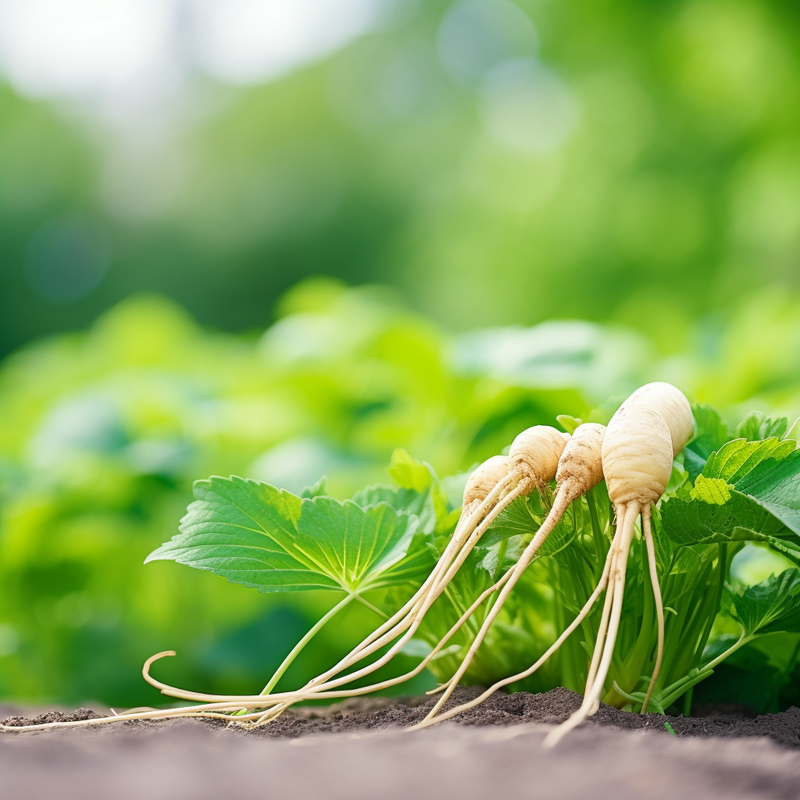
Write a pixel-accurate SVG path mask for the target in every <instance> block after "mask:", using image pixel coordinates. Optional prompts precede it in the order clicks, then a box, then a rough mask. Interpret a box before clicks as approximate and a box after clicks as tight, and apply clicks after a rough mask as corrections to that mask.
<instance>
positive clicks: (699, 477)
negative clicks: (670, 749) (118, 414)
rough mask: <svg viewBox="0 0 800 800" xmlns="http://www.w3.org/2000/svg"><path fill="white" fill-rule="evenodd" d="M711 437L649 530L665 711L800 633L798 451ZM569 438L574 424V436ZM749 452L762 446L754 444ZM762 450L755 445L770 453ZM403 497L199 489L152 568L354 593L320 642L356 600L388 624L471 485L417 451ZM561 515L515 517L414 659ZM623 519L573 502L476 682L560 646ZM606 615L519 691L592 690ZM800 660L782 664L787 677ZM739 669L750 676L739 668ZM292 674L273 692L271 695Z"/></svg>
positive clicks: (617, 666)
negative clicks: (770, 640)
mask: <svg viewBox="0 0 800 800" xmlns="http://www.w3.org/2000/svg"><path fill="white" fill-rule="evenodd" d="M694 414H695V418H696V420H697V423H698V435H697V436H696V437H695V439H694V440H693V442H692V443H691V444H690V446H689V448H688V449H687V451H686V454H685V458H684V459H683V466H685V467H686V469H685V470H684V469H681V464H680V460H679V462H678V463H677V466H676V471H675V472H674V475H673V479H672V481H671V484H670V487H669V489H668V492H667V494H666V495H665V498H664V501H663V502H662V504H661V506H660V510H656V511H655V513H654V516H653V520H652V523H653V534H654V538H655V541H656V543H657V561H658V573H659V576H660V582H661V586H662V592H663V602H664V606H665V608H666V610H667V615H666V622H665V637H666V646H665V654H664V662H663V665H662V669H661V673H660V675H659V677H658V681H657V683H656V686H655V691H654V693H653V696H652V702H653V704H654V707H655V708H656V709H657V710H659V711H662V712H663V711H664V710H666V709H667V708H669V707H670V706H673V705H674V704H676V703H678V702H679V701H681V699H682V698H683V699H684V700H685V708H688V705H689V703H690V702H691V693H692V689H693V687H694V686H695V685H697V684H699V683H701V682H702V681H705V680H706V679H708V678H709V677H710V676H712V675H713V673H714V671H715V669H717V668H718V667H719V666H720V665H721V664H723V662H725V661H726V660H727V659H731V658H735V656H736V654H737V653H738V652H740V651H742V650H743V649H744V650H746V649H747V648H748V647H750V646H752V645H754V643H757V642H760V640H761V639H762V638H763V637H765V636H767V635H769V634H776V633H784V634H794V633H800V569H798V567H799V566H800V450H798V449H796V448H797V443H796V441H795V440H794V439H781V438H780V437H781V436H782V435H785V434H786V432H787V430H788V425H787V424H786V420H781V419H773V420H770V419H761V418H758V420H757V421H758V425H756V424H755V422H754V420H756V417H755V416H753V415H751V416H750V417H749V418H748V419H747V420H745V422H744V423H742V425H740V427H739V432H740V433H741V432H746V433H747V436H744V437H738V438H734V439H730V433H729V431H728V429H727V426H726V425H725V423H724V422H723V421H722V418H721V416H720V415H719V413H718V412H716V411H715V410H714V409H713V408H711V407H709V406H696V407H695V409H694ZM565 422H567V423H568V420H565ZM748 436H749V437H750V438H748ZM759 436H760V437H762V438H757V437H759ZM390 474H391V476H392V477H393V479H394V484H393V485H377V486H369V487H367V488H366V489H363V490H361V491H360V492H358V493H356V495H355V496H354V497H353V498H352V499H351V500H345V501H338V500H334V499H332V498H329V497H325V496H322V495H319V494H317V493H316V492H309V493H307V496H306V497H300V496H296V495H293V494H290V493H288V492H286V491H282V490H279V489H276V488H274V487H272V486H269V485H267V484H263V483H258V482H255V481H249V480H243V479H241V478H230V479H223V478H212V479H210V480H209V481H201V482H198V483H197V484H196V486H195V495H196V498H197V500H196V501H195V502H194V503H193V504H192V505H191V506H190V507H189V512H188V514H187V516H186V517H185V518H184V520H183V522H182V524H181V530H180V533H179V534H178V535H177V536H176V537H175V538H174V539H173V540H171V541H170V542H168V543H166V544H165V545H163V546H162V547H160V548H159V549H158V550H156V551H155V552H154V553H153V554H151V556H150V557H149V559H148V560H156V559H172V560H175V561H178V562H180V563H184V564H187V565H190V566H194V567H197V568H199V569H204V570H209V571H211V572H214V573H215V574H219V575H222V576H224V577H226V578H227V579H228V580H230V581H234V582H238V583H243V584H245V585H247V586H253V587H255V588H257V589H259V591H262V592H276V591H290V590H306V589H309V588H312V587H316V588H323V589H326V590H328V591H333V592H337V593H340V594H343V595H344V597H343V599H342V600H341V601H340V602H339V603H338V604H337V605H335V606H334V607H333V608H332V609H331V611H330V612H329V613H328V614H326V615H325V616H323V617H322V618H321V619H320V621H319V623H318V624H317V625H316V626H314V628H312V630H311V631H310V632H309V634H308V637H307V638H305V639H304V640H303V641H301V642H300V643H299V645H298V647H297V648H296V649H295V650H293V651H292V653H290V655H289V657H288V658H289V659H293V658H295V657H296V656H297V655H298V654H299V652H300V650H301V649H302V647H303V646H304V645H305V644H306V643H307V641H308V640H309V639H310V637H312V636H314V635H315V634H316V633H317V632H318V630H319V629H320V628H321V626H323V625H325V624H327V622H328V621H329V620H330V619H331V618H332V617H333V616H335V615H336V614H338V613H339V611H340V610H341V608H342V607H343V606H344V605H346V604H348V603H350V602H352V601H357V602H360V603H363V604H365V605H367V606H368V607H369V608H370V609H371V610H372V611H373V613H374V614H376V615H377V616H378V617H380V618H382V619H385V618H386V616H387V615H388V614H389V613H390V612H391V611H393V610H395V609H396V608H397V607H399V605H400V604H401V603H402V601H403V599H404V598H407V597H408V596H409V595H410V594H411V593H413V592H414V591H415V590H416V589H418V588H419V587H420V585H421V584H422V582H423V580H424V579H425V577H426V575H427V574H428V572H429V570H430V568H431V566H432V564H433V563H434V559H436V558H438V557H440V556H441V554H442V553H443V551H444V548H445V547H446V545H447V543H448V542H449V540H450V537H451V536H452V534H453V530H454V528H455V524H456V521H457V519H458V513H459V509H458V503H459V502H460V500H459V499H458V498H459V491H460V489H459V488H458V487H459V486H461V485H463V480H464V479H463V477H462V478H460V479H454V480H444V481H443V480H440V479H439V478H438V477H437V475H436V474H435V473H434V471H433V470H432V469H431V467H430V466H428V465H426V464H423V463H421V462H418V461H415V460H414V459H412V458H411V457H409V456H408V454H407V453H405V452H404V451H398V452H396V453H395V455H394V457H393V461H392V465H391V467H390ZM547 511H548V508H547V507H546V506H545V505H543V503H542V501H541V500H540V499H539V498H538V496H537V495H536V494H534V495H533V496H529V497H520V498H517V499H516V500H514V501H513V502H512V503H511V504H510V505H509V506H508V507H507V508H505V510H503V511H502V512H501V513H500V515H499V516H498V517H497V519H496V520H495V521H494V523H493V524H492V525H491V527H490V528H489V531H488V532H487V535H486V536H485V537H484V538H483V539H482V540H481V541H480V543H479V544H478V546H477V547H476V548H475V550H474V551H472V552H471V553H470V555H469V557H468V558H467V561H466V562H465V564H464V566H463V567H462V568H461V569H460V570H459V571H458V572H457V573H456V575H455V577H454V579H453V581H452V582H451V583H450V584H449V586H448V587H447V589H446V591H445V592H444V593H443V594H442V596H441V597H440V598H439V599H438V600H437V601H436V602H435V603H434V605H433V607H432V609H431V611H430V612H429V613H428V614H427V615H426V617H425V619H424V621H423V623H422V625H421V626H420V628H419V630H418V631H417V635H416V637H415V638H414V639H413V640H412V641H411V642H410V643H409V644H408V645H407V647H406V650H405V651H406V652H407V653H408V654H409V655H411V656H414V657H416V658H421V657H425V656H430V654H431V651H432V649H433V648H434V647H436V646H437V644H438V643H439V642H440V641H441V639H442V638H443V636H444V635H445V634H446V633H447V632H448V631H449V630H450V629H451V627H453V625H454V624H455V623H456V622H457V621H458V620H459V619H460V618H461V617H462V616H464V615H465V614H466V612H467V611H468V609H469V608H470V606H471V605H472V604H473V603H474V601H475V599H476V598H477V597H478V596H479V595H481V593H482V592H485V591H486V590H487V589H488V588H489V587H490V586H491V585H492V584H493V583H494V582H495V581H496V580H497V579H498V576H499V575H500V574H502V573H503V572H504V571H505V570H506V569H507V568H508V567H510V566H511V565H513V564H514V563H515V561H516V560H517V559H518V558H519V555H520V553H521V550H522V548H524V546H525V545H526V544H527V543H528V542H529V541H530V540H531V538H532V537H533V536H534V535H535V533H536V532H537V531H538V529H539V527H540V526H541V524H542V522H543V520H544V517H545V516H546V514H547ZM613 525H614V513H613V509H612V507H611V505H610V503H609V500H608V496H607V493H606V491H605V487H604V485H603V484H601V485H600V486H597V487H595V488H594V489H592V490H591V491H590V492H589V493H588V495H587V496H586V497H585V498H584V499H581V500H579V501H576V502H574V503H573V505H572V506H571V507H570V509H569V510H568V511H567V513H566V515H565V517H564V519H563V520H562V521H561V522H560V523H558V525H557V526H556V527H555V529H554V531H553V533H552V535H551V536H550V538H549V539H548V540H547V541H546V543H545V545H544V546H543V547H542V548H541V550H540V551H539V553H538V555H537V556H536V557H535V559H534V561H533V563H532V564H531V565H530V567H529V568H528V569H527V571H526V572H525V573H524V574H523V577H522V579H521V580H520V582H519V584H518V585H517V587H516V588H515V590H514V592H513V593H512V594H511V595H510V597H509V599H508V601H507V603H506V605H505V606H504V607H503V608H502V610H501V612H500V614H499V616H498V618H497V620H496V622H495V624H494V625H493V626H492V627H491V628H490V629H489V633H488V636H487V639H486V641H485V643H484V645H483V646H482V647H481V648H480V649H479V650H478V652H477V655H476V657H475V659H474V661H473V662H472V663H471V664H470V666H469V669H468V671H467V673H466V675H465V680H466V682H468V683H482V684H489V683H494V682H496V681H498V680H500V679H502V678H504V677H505V676H507V675H513V674H515V673H518V672H520V671H522V670H523V669H525V668H526V667H527V666H528V665H529V664H530V663H532V662H533V661H534V660H536V659H537V658H538V656H540V655H541V654H542V653H543V652H544V651H545V650H547V649H548V647H549V646H550V645H551V644H552V643H553V641H554V640H555V638H556V637H557V636H558V634H560V632H561V631H562V630H563V629H564V628H565V627H566V625H567V623H568V622H569V621H570V620H571V619H572V618H573V617H574V616H575V615H576V614H577V613H578V611H579V610H580V608H581V607H582V606H583V604H584V602H585V600H586V598H587V597H588V595H589V594H590V593H591V591H592V589H593V587H594V586H595V585H596V584H597V581H598V579H599V577H600V573H601V571H602V567H603V563H604V560H605V557H606V553H607V551H608V547H609V544H610V542H611V538H612V533H613ZM753 546H756V547H760V548H767V549H769V550H770V551H772V552H773V553H774V554H775V555H776V557H778V558H780V559H782V560H783V561H784V563H785V565H786V568H785V569H784V570H783V571H782V572H780V574H778V575H771V576H769V577H768V578H766V579H765V580H762V581H759V582H757V583H753V584H750V585H748V584H746V583H743V582H742V581H741V580H740V579H738V578H737V577H736V571H735V570H734V569H733V568H732V567H733V564H734V561H735V557H736V555H737V554H738V553H739V552H741V551H742V549H743V548H745V547H753ZM649 582H650V577H649V573H648V568H647V556H646V552H645V547H644V542H643V541H641V540H638V539H637V541H636V542H635V543H634V547H633V550H632V555H631V560H630V564H629V567H628V572H627V577H626V586H625V593H626V596H628V597H632V598H633V601H632V602H630V603H628V604H627V605H626V606H625V607H624V611H623V613H622V618H621V622H620V630H619V635H618V639H617V648H616V650H615V656H614V659H613V661H612V664H611V668H610V672H609V676H608V680H607V683H606V687H605V691H604V695H603V700H604V701H605V702H607V703H611V704H614V705H617V706H619V707H627V708H631V709H637V708H639V707H640V706H641V704H642V700H643V698H644V692H645V689H646V688H647V684H648V682H649V676H650V675H651V674H652V673H653V668H654V658H655V635H656V626H655V609H654V604H653V599H652V592H651V590H650V584H649ZM490 608H491V604H485V605H484V606H483V607H481V608H480V609H479V610H478V611H477V612H476V613H474V614H473V615H472V616H471V617H469V619H468V620H467V621H466V623H465V624H464V626H463V628H461V629H460V630H459V631H458V632H457V633H456V634H455V635H454V636H452V637H451V639H450V640H449V644H448V646H447V647H445V648H443V649H441V650H440V651H439V652H437V653H436V654H435V656H434V657H433V658H432V659H431V660H430V662H429V664H428V667H429V669H430V670H431V671H432V672H433V673H434V675H435V676H436V677H437V678H438V679H439V680H445V679H447V678H449V677H450V675H451V674H452V672H453V671H454V670H455V668H456V667H457V666H458V665H459V664H460V663H461V660H462V659H463V657H464V653H465V648H466V647H467V646H468V645H469V643H470V642H471V641H472V639H473V638H474V636H475V634H476V633H477V631H478V629H479V628H480V626H481V625H482V623H483V621H484V620H485V618H486V616H487V614H488V613H489V610H490ZM598 624H599V612H597V611H595V612H594V613H592V614H590V615H589V616H588V617H587V618H586V619H585V620H583V622H582V624H581V626H580V628H579V629H578V630H577V631H576V632H575V633H574V634H573V635H572V636H570V637H569V638H568V639H567V641H566V643H565V644H564V646H563V647H561V649H560V650H558V651H557V652H556V653H555V654H554V656H553V657H552V658H551V659H550V661H549V662H548V663H546V664H545V665H544V667H543V668H542V669H541V670H540V671H538V672H537V673H535V674H534V675H533V676H531V677H530V678H529V679H527V680H525V681H522V682H520V683H519V684H518V685H517V686H516V688H528V689H531V690H534V691H541V690H545V689H548V688H552V687H553V686H556V685H561V686H567V687H568V688H572V689H575V690H578V691H580V690H582V689H583V686H584V684H585V681H586V670H587V667H588V655H587V651H589V648H590V643H592V642H594V640H595V637H596V636H597V627H598ZM796 659H797V653H794V654H793V656H792V657H791V661H792V663H789V664H787V665H786V671H787V672H791V671H792V669H793V668H794V667H793V665H794V662H795V661H796ZM738 663H739V664H740V665H741V664H742V663H744V662H742V661H739V662H738ZM284 668H285V667H283V666H282V668H280V669H279V670H278V671H277V672H276V674H275V675H273V677H272V678H271V680H270V681H269V683H268V684H267V688H266V689H265V691H269V690H272V689H273V688H274V686H275V685H276V683H277V681H278V679H279V678H280V677H281V675H282V674H283V669H284Z"/></svg>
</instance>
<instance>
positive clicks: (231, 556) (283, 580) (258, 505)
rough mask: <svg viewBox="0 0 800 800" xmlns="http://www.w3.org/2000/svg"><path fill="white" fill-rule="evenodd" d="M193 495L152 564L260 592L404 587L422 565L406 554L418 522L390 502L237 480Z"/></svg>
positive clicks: (203, 486)
mask: <svg viewBox="0 0 800 800" xmlns="http://www.w3.org/2000/svg"><path fill="white" fill-rule="evenodd" d="M195 497H197V500H196V501H195V502H194V503H192V504H191V505H190V506H189V509H188V513H187V515H186V516H185V517H184V519H183V520H182V522H181V527H180V533H179V534H178V535H177V536H175V537H174V538H173V539H172V540H171V541H169V542H167V543H166V544H164V545H162V546H161V547H160V548H158V549H157V550H156V551H154V552H153V553H151V554H150V556H148V558H147V561H156V560H173V561H177V562H179V563H181V564H186V565H188V566H192V567H195V568H198V569H205V570H208V571H209V572H213V573H214V574H216V575H221V576H223V577H225V578H227V579H228V580H229V581H231V582H233V583H241V584H244V585H245V586H250V587H255V588H257V589H258V590H259V591H262V592H284V591H293V590H311V589H331V590H341V591H345V592H353V591H356V590H359V589H361V590H366V589H368V588H371V587H374V586H377V585H380V586H387V585H394V584H398V583H405V582H407V581H408V580H409V579H410V576H411V575H412V573H414V572H415V570H416V569H417V565H418V562H421V561H422V557H421V556H420V555H419V554H417V555H413V554H412V555H408V553H407V550H408V547H409V545H410V543H411V541H412V537H413V535H414V532H415V531H416V529H417V526H418V520H417V518H416V517H413V516H408V515H406V514H399V513H398V512H396V511H395V510H394V509H393V508H391V507H389V506H388V505H386V504H380V505H376V506H373V507H370V508H367V509H362V508H360V507H359V506H357V505H356V504H355V503H353V502H352V501H349V500H348V501H345V502H340V501H338V500H334V499H333V498H330V497H316V498H314V499H311V500H308V499H306V500H301V499H300V498H299V497H296V496H295V495H292V494H290V493H289V492H285V491H281V490H279V489H276V488H275V487H273V486H270V485H269V484H265V483H259V482H257V481H251V480H244V479H242V478H237V477H232V478H217V477H215V478H211V479H210V480H208V481H200V482H198V483H197V484H196V485H195Z"/></svg>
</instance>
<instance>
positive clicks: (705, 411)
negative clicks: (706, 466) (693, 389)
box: [687, 403, 731, 459]
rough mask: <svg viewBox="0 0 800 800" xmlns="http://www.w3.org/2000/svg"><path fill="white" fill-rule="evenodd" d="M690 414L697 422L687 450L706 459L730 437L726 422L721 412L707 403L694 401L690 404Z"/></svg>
mask: <svg viewBox="0 0 800 800" xmlns="http://www.w3.org/2000/svg"><path fill="white" fill-rule="evenodd" d="M692 415H693V416H694V420H695V423H696V424H697V436H695V438H694V439H693V440H692V441H691V443H690V444H689V445H688V447H687V450H690V451H691V452H692V453H694V454H695V455H696V456H697V457H699V458H701V459H707V458H708V457H709V456H710V455H711V453H713V452H714V451H715V450H718V449H719V448H720V447H722V446H723V445H724V444H725V442H727V441H728V440H729V439H730V438H731V434H730V430H729V429H728V423H727V422H726V421H725V419H724V418H723V416H722V414H720V413H719V411H717V409H716V408H714V406H711V405H708V403H695V404H694V405H693V406H692Z"/></svg>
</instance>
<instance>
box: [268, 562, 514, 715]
mask: <svg viewBox="0 0 800 800" xmlns="http://www.w3.org/2000/svg"><path fill="white" fill-rule="evenodd" d="M510 577H511V570H508V572H506V574H505V575H503V577H502V578H500V580H499V581H497V583H495V584H494V585H493V586H490V587H489V588H488V589H486V590H484V591H483V592H482V593H481V594H480V595H479V597H478V598H477V599H476V600H475V602H474V603H473V604H472V605H471V606H470V607H469V608H468V609H467V610H466V611H465V612H464V613H463V614H462V615H461V616H460V617H459V619H458V621H457V622H456V623H455V625H453V627H452V628H450V630H449V631H448V632H447V633H446V634H445V635H444V636H443V637H442V638H441V639H440V640H439V641H438V642H437V643H436V646H435V647H434V648H433V649H432V650H431V652H430V653H428V655H426V656H425V658H424V659H423V660H422V661H420V663H419V664H417V666H415V667H414V668H413V669H412V670H409V671H408V672H406V673H404V674H403V675H398V676H397V677H394V678H388V679H387V680H385V681H381V683H373V684H371V685H369V686H362V687H360V688H358V689H350V690H347V691H342V692H326V691H324V690H323V691H319V690H318V691H315V692H309V693H308V695H307V696H305V697H303V698H301V699H308V698H314V699H317V698H324V699H330V698H333V697H342V696H344V697H356V696H358V695H362V694H369V693H370V692H377V691H381V690H382V689H388V688H389V687H391V686H396V685H397V684H398V683H403V682H405V681H407V680H410V679H411V678H413V677H415V676H416V675H419V673H420V672H422V670H423V669H425V667H427V666H428V664H429V663H430V662H431V661H432V660H433V659H434V658H436V656H437V655H438V654H439V652H440V651H441V650H442V649H443V648H444V647H445V645H446V644H447V643H448V642H449V641H450V639H452V637H453V636H454V635H455V634H456V633H458V631H459V630H460V629H461V628H462V627H463V626H464V624H465V623H466V622H467V620H468V619H469V618H470V617H471V616H472V615H473V614H474V613H475V611H477V609H478V608H479V607H480V606H481V605H482V604H483V603H484V601H485V600H486V599H487V598H488V597H490V596H491V595H492V594H494V593H495V592H497V591H498V590H499V589H501V588H502V587H503V585H504V584H505V583H506V581H508V579H509V578H510ZM291 705H292V704H291V703H289V702H287V703H282V704H280V705H278V706H277V707H275V708H272V709H270V710H269V711H267V712H265V713H264V714H263V715H262V716H261V717H260V718H259V720H258V722H259V724H263V723H264V722H271V721H272V720H273V719H276V718H277V717H278V716H280V714H282V713H283V712H284V711H285V710H286V709H287V708H289V707H290V706H291Z"/></svg>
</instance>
